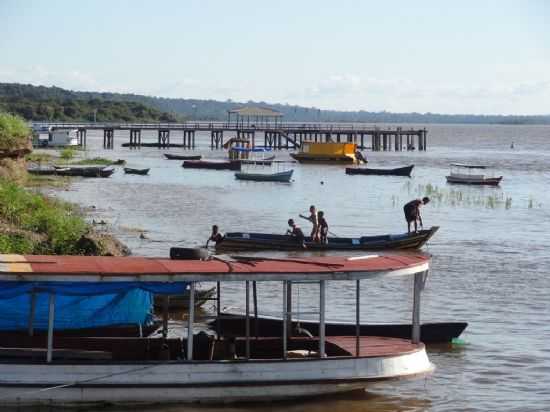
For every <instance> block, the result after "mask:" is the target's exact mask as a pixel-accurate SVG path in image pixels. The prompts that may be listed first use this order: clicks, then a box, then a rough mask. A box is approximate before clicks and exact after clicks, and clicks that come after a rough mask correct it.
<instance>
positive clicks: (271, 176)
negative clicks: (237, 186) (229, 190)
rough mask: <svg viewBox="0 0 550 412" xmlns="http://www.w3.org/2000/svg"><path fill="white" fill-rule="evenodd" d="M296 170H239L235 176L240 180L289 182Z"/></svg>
mask: <svg viewBox="0 0 550 412" xmlns="http://www.w3.org/2000/svg"><path fill="white" fill-rule="evenodd" d="M292 173H294V170H288V171H285V172H280V173H247V172H237V173H235V178H236V179H238V180H252V181H254V182H283V183H288V182H290V179H291V178H292Z"/></svg>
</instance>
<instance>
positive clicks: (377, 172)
mask: <svg viewBox="0 0 550 412" xmlns="http://www.w3.org/2000/svg"><path fill="white" fill-rule="evenodd" d="M413 168H414V165H410V166H405V167H397V168H394V169H373V168H368V167H365V168H359V167H358V168H354V167H347V168H346V174H348V175H374V176H406V177H410V176H411V173H412V170H413Z"/></svg>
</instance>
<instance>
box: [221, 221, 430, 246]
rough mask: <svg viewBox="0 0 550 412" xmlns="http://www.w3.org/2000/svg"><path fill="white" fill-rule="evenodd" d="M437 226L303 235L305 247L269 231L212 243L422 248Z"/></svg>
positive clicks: (235, 234)
mask: <svg viewBox="0 0 550 412" xmlns="http://www.w3.org/2000/svg"><path fill="white" fill-rule="evenodd" d="M438 229H439V226H432V227H431V228H430V229H427V230H420V231H418V232H411V233H400V234H394V235H379V236H358V237H354V238H352V237H345V238H344V237H329V238H328V239H327V243H317V242H312V241H311V238H310V237H306V238H305V245H306V249H304V248H303V247H302V245H301V244H299V243H297V242H296V240H295V239H294V238H293V237H291V236H289V235H277V234H269V233H251V232H230V233H226V234H225V236H224V238H223V240H222V241H221V242H218V243H216V250H217V251H223V250H389V249H417V248H420V247H422V246H423V245H424V244H425V243H426V242H427V241H428V240H429V239H430V238H431V237H432V236H433V235H434V234H435V232H437V230H438Z"/></svg>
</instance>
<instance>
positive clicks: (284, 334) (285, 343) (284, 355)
mask: <svg viewBox="0 0 550 412" xmlns="http://www.w3.org/2000/svg"><path fill="white" fill-rule="evenodd" d="M286 294H287V286H286V280H284V281H283V316H282V318H283V319H285V321H284V322H283V359H286V352H287V342H286V337H287V330H286V328H287V323H286V316H287V300H286Z"/></svg>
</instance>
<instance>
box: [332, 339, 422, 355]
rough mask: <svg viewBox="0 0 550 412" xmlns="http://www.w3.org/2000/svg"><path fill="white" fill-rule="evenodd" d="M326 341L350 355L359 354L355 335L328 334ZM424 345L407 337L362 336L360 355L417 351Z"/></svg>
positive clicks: (398, 353)
mask: <svg viewBox="0 0 550 412" xmlns="http://www.w3.org/2000/svg"><path fill="white" fill-rule="evenodd" d="M326 341H327V343H330V344H333V345H337V346H338V347H340V348H341V349H343V350H345V351H346V352H348V354H349V355H348V356H357V352H356V337H355V336H327V338H326ZM423 347H424V344H422V343H416V344H415V343H412V342H411V341H410V340H406V339H398V338H385V337H379V336H362V337H361V338H360V340H359V356H365V357H378V356H396V355H403V354H406V353H411V352H415V351H417V350H419V349H421V348H423Z"/></svg>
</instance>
